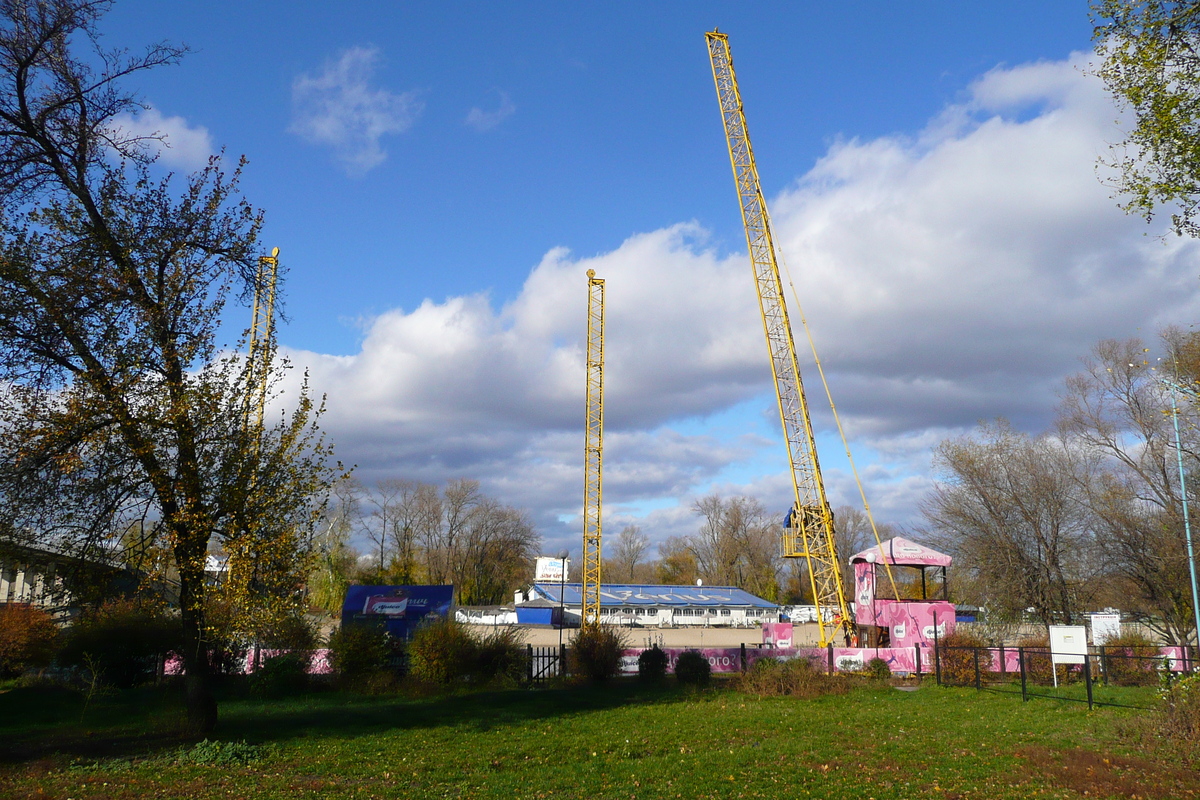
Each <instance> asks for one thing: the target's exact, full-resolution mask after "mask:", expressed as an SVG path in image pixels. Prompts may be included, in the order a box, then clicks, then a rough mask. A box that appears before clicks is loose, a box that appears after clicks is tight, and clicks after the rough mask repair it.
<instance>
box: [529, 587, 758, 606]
mask: <svg viewBox="0 0 1200 800" xmlns="http://www.w3.org/2000/svg"><path fill="white" fill-rule="evenodd" d="M560 587H561V588H562V589H563V595H564V597H563V598H562V601H563V602H564V603H565V604H567V605H580V604H581V603H582V602H583V588H582V587H583V585H582V584H579V583H568V584H559V583H535V584H533V591H534V592H537V593H538V594H539V595H541V596H542V597H544V598H546V599H548V600H550V601H552V602H555V603H557V602H559V589H560ZM600 605H602V606H680V607H683V606H715V607H720V606H728V607H731V608H732V607H737V608H742V607H750V608H778V607H779V606H777V605H775V604H774V603H772V602H770V601H769V600H764V599H762V598H761V597H756V596H755V595H752V594H750V593H749V592H747V591H745V590H744V589H738V588H736V587H733V586H647V585H643V584H632V583H631V584H625V583H605V584H602V585H601V586H600Z"/></svg>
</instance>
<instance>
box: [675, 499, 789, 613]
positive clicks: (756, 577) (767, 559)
mask: <svg viewBox="0 0 1200 800" xmlns="http://www.w3.org/2000/svg"><path fill="white" fill-rule="evenodd" d="M694 508H695V510H696V512H697V513H698V514H699V515H700V517H701V520H702V521H701V524H700V529H699V530H698V531H697V532H696V533H695V534H694V535H692V536H690V537H688V545H689V547H690V549H691V551H692V554H693V555H694V557H695V559H696V565H697V571H698V573H699V577H701V578H703V579H704V580H705V581H706V582H708V583H711V584H716V585H723V586H738V587H741V588H744V589H746V590H747V591H749V592H752V593H754V594H757V595H759V596H761V597H764V598H766V599H768V600H774V599H776V598H777V597H778V595H779V566H780V565H779V557H778V553H779V535H780V530H779V526H778V525H777V524H775V523H772V522H771V521H770V520H769V519H768V517H767V513H766V509H764V508H763V505H762V503H761V502H759V501H758V500H757V499H755V498H752V497H734V498H731V499H729V500H724V499H722V498H721V497H720V496H719V495H715V494H714V495H710V496H708V497H704V498H701V499H700V500H698V501H696V504H695V506H694Z"/></svg>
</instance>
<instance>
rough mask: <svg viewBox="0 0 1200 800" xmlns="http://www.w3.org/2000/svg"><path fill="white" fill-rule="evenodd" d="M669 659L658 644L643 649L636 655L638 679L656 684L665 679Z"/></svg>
mask: <svg viewBox="0 0 1200 800" xmlns="http://www.w3.org/2000/svg"><path fill="white" fill-rule="evenodd" d="M669 663H670V659H669V658H667V654H666V653H664V652H663V651H662V648H660V647H659V646H658V645H654V646H653V647H651V648H650V649H649V650H643V651H642V652H641V654H640V655H639V656H638V679H639V680H641V681H642V682H643V683H649V684H654V685H658V684H661V683H662V682H663V681H665V680H666V677H667V666H668V665H669Z"/></svg>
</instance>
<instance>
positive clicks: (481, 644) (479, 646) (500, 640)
mask: <svg viewBox="0 0 1200 800" xmlns="http://www.w3.org/2000/svg"><path fill="white" fill-rule="evenodd" d="M528 669H529V664H528V654H527V653H526V650H525V647H524V646H523V645H522V644H521V632H520V630H519V629H517V628H515V627H514V628H496V629H494V630H493V631H492V632H491V633H489V634H487V635H486V636H484V637H482V638H481V639H479V640H478V641H477V642H476V645H475V653H474V660H473V662H472V663H471V664H469V665H468V671H469V674H470V678H471V680H473V681H474V682H476V683H479V684H482V685H485V686H493V687H501V686H516V685H517V684H518V683H520V682H521V681H522V680H524V678H525V675H526V672H527V671H528Z"/></svg>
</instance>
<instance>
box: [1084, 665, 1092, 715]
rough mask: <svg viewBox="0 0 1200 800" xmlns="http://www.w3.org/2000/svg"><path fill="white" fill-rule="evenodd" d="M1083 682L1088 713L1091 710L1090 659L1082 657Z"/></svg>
mask: <svg viewBox="0 0 1200 800" xmlns="http://www.w3.org/2000/svg"><path fill="white" fill-rule="evenodd" d="M1083 681H1084V683H1086V684H1087V693H1088V711H1091V710H1092V657H1091V656H1084V657H1083Z"/></svg>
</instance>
